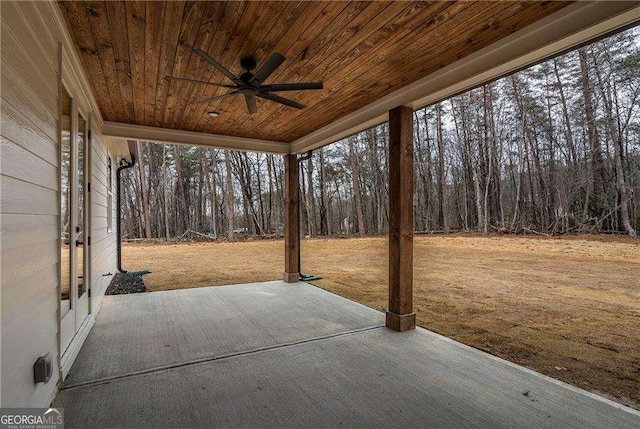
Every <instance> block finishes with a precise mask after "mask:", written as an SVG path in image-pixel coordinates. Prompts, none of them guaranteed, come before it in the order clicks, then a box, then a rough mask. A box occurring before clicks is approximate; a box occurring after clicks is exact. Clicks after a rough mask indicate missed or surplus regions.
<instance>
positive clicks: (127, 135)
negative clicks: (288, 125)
mask: <svg viewBox="0 0 640 429" xmlns="http://www.w3.org/2000/svg"><path fill="white" fill-rule="evenodd" d="M103 134H104V136H105V137H106V138H109V139H116V140H123V141H127V140H139V141H147V142H154V143H168V144H180V145H188V146H206V147H215V148H220V149H232V150H239V151H249V152H262V153H273V154H282V155H285V154H288V153H289V150H290V144H289V143H282V142H276V141H271V140H258V139H249V138H243V137H231V136H223V135H219V134H207V133H199V132H194V131H182V130H174V129H170V128H160V127H149V126H146V125H135V124H125V123H120V122H108V121H105V123H104V128H103Z"/></svg>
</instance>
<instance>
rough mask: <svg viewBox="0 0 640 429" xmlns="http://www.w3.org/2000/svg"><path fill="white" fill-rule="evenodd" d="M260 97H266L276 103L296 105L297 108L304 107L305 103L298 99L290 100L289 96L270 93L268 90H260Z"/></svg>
mask: <svg viewBox="0 0 640 429" xmlns="http://www.w3.org/2000/svg"><path fill="white" fill-rule="evenodd" d="M257 95H258V97H262V98H266V99H267V100H271V101H275V102H276V103H280V104H284V105H286V106H290V107H295V108H296V109H303V108H304V107H305V105H304V104H300V103H298V102H296V101H293V100H289V99H288V98H284V97H280V96H278V95H274V94H269V93H267V92H259V93H258V94H257Z"/></svg>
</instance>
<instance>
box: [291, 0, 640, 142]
mask: <svg viewBox="0 0 640 429" xmlns="http://www.w3.org/2000/svg"><path fill="white" fill-rule="evenodd" d="M638 4H640V2H637V1H634V2H625V1H622V2H620V1H596V2H580V1H578V2H576V3H573V4H571V5H569V6H566V7H564V8H562V9H561V10H559V11H558V12H555V13H553V14H551V15H549V16H547V17H545V18H543V19H541V20H539V21H536V22H535V23H533V24H531V25H529V26H527V27H525V28H523V29H521V30H519V31H517V32H515V33H513V34H510V35H509V36H507V37H505V38H503V39H500V40H498V41H497V42H495V43H493V44H491V45H489V46H487V47H485V48H483V49H481V50H479V51H477V52H474V53H473V54H471V55H468V56H466V57H464V58H462V59H461V60H458V61H456V62H455V63H453V64H450V65H449V66H446V67H444V68H442V69H440V70H438V71H436V72H434V73H432V74H430V75H428V76H426V77H424V78H422V79H420V80H418V81H416V82H414V83H412V84H410V85H407V86H406V87H404V88H401V89H399V90H397V91H395V92H393V93H391V94H389V95H387V96H385V97H382V98H381V99H379V100H377V101H375V102H373V103H371V104H369V105H367V106H365V107H363V108H361V109H359V110H357V111H355V112H353V113H350V114H348V115H346V116H344V117H342V118H340V119H338V120H336V121H335V122H333V123H331V124H329V125H326V126H324V127H322V128H320V129H319V130H316V131H314V132H312V133H310V134H308V135H306V136H304V137H302V138H300V139H298V140H296V141H294V142H293V143H292V144H291V153H304V152H307V151H309V150H312V149H316V148H319V147H322V146H325V145H327V144H330V143H333V142H336V141H338V140H340V139H343V138H345V137H348V136H350V135H353V134H355V133H358V132H360V131H364V130H366V129H368V128H371V127H373V126H375V125H379V124H381V123H383V122H386V121H387V120H388V112H389V110H391V109H393V108H395V107H398V106H409V107H412V108H414V109H418V108H421V107H424V106H427V105H429V104H433V103H436V102H438V101H442V100H445V99H447V98H449V97H452V96H454V95H457V94H460V93H462V92H464V91H467V90H469V89H472V88H475V87H477V86H480V85H482V84H484V83H487V82H490V81H493V80H495V79H498V78H500V77H504V76H506V75H508V74H511V73H514V72H516V71H518V70H521V69H523V68H526V67H529V66H532V65H534V64H537V63H540V62H543V61H545V60H547V59H549V58H551V57H554V56H556V55H559V54H562V53H564V52H566V51H568V50H571V49H573V48H576V47H578V46H580V45H583V44H585V43H588V42H589V41H593V40H597V39H598V38H601V37H603V36H605V35H607V34H610V33H613V32H615V31H618V30H621V29H624V28H628V27H629V26H631V25H633V24H635V23H637V22H638V21H640V6H638Z"/></svg>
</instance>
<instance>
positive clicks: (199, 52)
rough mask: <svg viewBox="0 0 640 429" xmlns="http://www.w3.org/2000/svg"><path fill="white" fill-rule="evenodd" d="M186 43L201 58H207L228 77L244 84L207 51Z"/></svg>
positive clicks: (238, 83)
mask: <svg viewBox="0 0 640 429" xmlns="http://www.w3.org/2000/svg"><path fill="white" fill-rule="evenodd" d="M185 45H187V46H188V47H190V48H191V49H192V50H193V52H195V53H196V54H198V55H199V56H200V58H202V59H203V60H205V61H206V62H208V63H209V64H211V65H212V66H214V67H215V68H217V69H218V70H219V71H220V72H222V74H224V75H225V76H226V77H228V78H229V79H231V80H232V81H233V82H234V83H235V84H237V85H243V83H242V81H241V80H240V79H238V78H237V77H236V76H235V75H234V74H233V73H231V72H230V71H229V70H227V69H226V68H225V67H224V66H223V65H222V64H220V63H219V62H217V61H216V60H214V59H213V58H212V57H211V56H210V55H209V54H207V53H206V52H204V51H201V50H200V49H198V48H196V47H194V46H191V45H189V44H187V43H185Z"/></svg>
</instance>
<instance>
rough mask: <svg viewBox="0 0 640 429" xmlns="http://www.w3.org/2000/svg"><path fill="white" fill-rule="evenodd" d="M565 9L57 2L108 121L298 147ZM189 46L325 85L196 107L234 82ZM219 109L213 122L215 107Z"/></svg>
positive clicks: (480, 4) (552, 5) (283, 77)
mask: <svg viewBox="0 0 640 429" xmlns="http://www.w3.org/2000/svg"><path fill="white" fill-rule="evenodd" d="M567 4H568V3H567V2H539V1H536V2H512V1H504V2H488V1H476V2H471V1H460V2H440V1H436V2H404V1H398V2H338V1H332V2H318V1H313V2H294V1H273V2H271V1H269V2H238V1H232V2H200V1H194V2H173V1H167V2H144V1H127V2H112V1H104V2H100V1H83V2H82V1H81V2H75V1H74V2H60V7H61V10H62V12H63V15H64V17H65V19H66V21H67V25H68V27H69V31H70V33H71V35H72V38H73V40H74V43H75V45H76V48H77V51H78V54H79V56H80V58H81V60H82V63H83V66H84V68H85V71H86V74H87V76H88V78H89V80H90V82H91V85H92V87H93V90H94V93H95V95H96V98H97V100H98V104H99V106H100V109H101V112H102V115H103V117H104V119H105V120H107V121H114V122H124V123H133V124H139V125H149V126H156V127H165V128H173V129H181V130H189V131H201V132H206V133H214V134H222V135H231V136H238V137H249V138H257V139H264V140H275V141H281V142H292V141H294V140H296V139H298V138H300V137H302V136H305V135H307V134H309V133H310V132H312V131H315V130H317V129H319V128H321V127H322V126H324V125H327V124H329V123H331V122H333V121H334V120H336V119H338V118H340V117H342V116H344V115H346V114H348V113H351V112H353V111H355V110H357V109H359V108H361V107H363V106H365V105H367V104H369V103H371V102H373V101H375V100H377V99H378V98H380V97H383V96H384V95H387V94H389V93H390V92H393V91H394V90H397V89H399V88H401V87H403V86H405V85H407V84H409V83H412V82H414V81H416V80H418V79H419V78H421V77H424V76H426V75H428V74H429V73H431V72H434V71H436V70H438V69H439V68H441V67H444V66H446V65H448V64H450V63H452V62H454V61H456V60H458V59H460V58H463V57H464V56H466V55H469V54H470V53H472V52H474V51H476V50H478V49H480V48H482V47H485V46H487V45H489V44H491V43H492V42H495V41H496V40H498V39H500V38H502V37H504V36H507V35H508V34H510V33H512V32H514V31H517V30H519V29H521V28H523V27H525V26H526V25H528V24H531V23H533V22H535V21H536V20H539V19H541V18H543V17H544V16H546V15H548V14H550V13H552V12H555V11H557V10H559V9H560V8H562V7H564V6H565V5H567ZM183 42H186V43H188V44H190V45H193V46H195V47H197V48H200V49H202V50H203V51H205V52H207V53H208V54H209V55H211V56H212V57H213V58H215V59H216V60H217V61H218V62H220V63H221V64H223V65H224V66H225V67H227V68H228V69H229V70H230V71H231V72H232V73H234V74H236V75H238V74H240V73H241V68H240V58H242V57H244V56H253V57H254V58H255V59H256V60H257V62H258V67H259V66H260V64H261V63H262V62H263V61H265V60H266V59H267V58H269V56H270V55H271V54H272V53H274V52H279V53H281V54H283V55H284V56H285V57H286V58H287V60H286V61H285V62H284V64H282V65H281V66H280V67H279V68H278V69H277V70H276V72H275V73H274V74H273V75H272V76H271V77H270V78H269V79H268V80H267V81H266V82H265V83H266V84H269V83H288V82H306V81H324V90H317V91H294V92H286V93H279V94H281V95H284V96H286V97H288V98H291V99H293V100H296V101H298V102H301V103H303V104H306V105H307V107H306V108H305V109H303V110H297V109H294V108H291V107H287V106H283V105H280V104H277V103H274V102H271V101H268V100H264V99H260V98H259V99H258V108H259V111H258V113H257V114H254V115H249V114H248V112H247V107H246V104H245V101H244V98H243V97H242V96H236V97H229V98H227V99H224V100H219V101H215V102H211V103H209V104H206V103H201V104H196V102H197V101H199V100H202V99H205V98H208V97H213V96H215V95H220V94H224V93H226V92H227V91H228V90H227V89H225V88H215V87H212V86H205V85H196V84H192V83H184V82H176V81H167V80H166V79H164V77H165V76H178V77H185V78H191V79H198V80H205V81H210V82H217V83H225V84H229V83H230V82H229V81H228V80H227V78H226V77H224V76H223V75H222V74H221V73H220V72H219V71H217V70H216V69H214V68H213V67H212V66H210V65H209V64H207V63H206V62H204V61H203V60H202V59H201V58H200V57H199V56H198V55H196V54H195V53H193V52H192V50H191V49H189V48H188V47H187V46H185V44H184V43H183ZM212 110H215V111H218V112H220V116H219V117H218V118H211V117H210V116H209V115H208V114H207V112H208V111H212Z"/></svg>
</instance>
